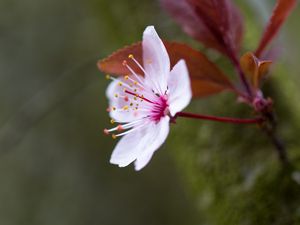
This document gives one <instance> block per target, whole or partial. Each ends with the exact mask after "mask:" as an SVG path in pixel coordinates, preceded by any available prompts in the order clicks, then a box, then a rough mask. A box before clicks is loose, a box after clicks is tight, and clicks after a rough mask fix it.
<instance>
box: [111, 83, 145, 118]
mask: <svg viewBox="0 0 300 225" xmlns="http://www.w3.org/2000/svg"><path fill="white" fill-rule="evenodd" d="M119 82H122V83H123V86H120V85H119ZM125 84H126V83H125V82H124V81H122V80H121V79H115V80H113V81H112V82H111V83H110V84H109V85H108V87H107V89H106V96H107V98H108V100H109V106H110V107H116V109H117V110H115V111H114V110H111V111H110V113H109V115H110V117H111V118H113V119H114V120H116V121H118V122H122V123H127V122H131V121H133V120H137V119H140V118H142V117H144V116H145V112H142V111H133V110H129V111H127V110H126V111H125V110H124V111H123V110H122V108H123V107H124V106H125V105H127V106H128V104H130V103H129V102H126V101H125V100H124V98H121V97H120V95H125V93H124V91H123V89H124V87H125V86H124V85H125ZM115 94H118V95H119V97H118V98H116V97H115ZM128 97H132V96H128ZM138 103H139V108H142V107H143V104H145V102H140V101H139V102H138Z"/></svg>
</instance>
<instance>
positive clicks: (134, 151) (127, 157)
mask: <svg viewBox="0 0 300 225" xmlns="http://www.w3.org/2000/svg"><path fill="white" fill-rule="evenodd" d="M168 133H169V118H168V117H165V118H163V119H162V120H161V121H160V122H159V123H157V124H156V123H155V122H153V121H149V122H146V123H145V125H144V126H143V127H141V128H140V129H137V130H135V131H133V132H132V133H129V134H127V135H125V136H124V137H122V138H121V140H120V141H119V142H118V144H117V145H116V147H115V149H114V151H113V154H112V156H111V159H110V162H111V163H112V164H117V165H119V166H120V167H124V166H127V165H129V164H130V163H131V162H133V161H135V160H136V159H138V160H139V159H141V160H142V159H143V157H144V156H145V155H147V154H150V153H152V154H153V152H154V151H155V150H157V149H158V148H159V147H160V146H161V144H162V143H163V142H164V141H165V140H166V138H167V135H168ZM149 160H150V159H148V160H147V161H143V162H142V161H140V162H141V164H140V165H139V169H141V168H142V167H144V166H145V165H146V164H147V163H148V162H149Z"/></svg>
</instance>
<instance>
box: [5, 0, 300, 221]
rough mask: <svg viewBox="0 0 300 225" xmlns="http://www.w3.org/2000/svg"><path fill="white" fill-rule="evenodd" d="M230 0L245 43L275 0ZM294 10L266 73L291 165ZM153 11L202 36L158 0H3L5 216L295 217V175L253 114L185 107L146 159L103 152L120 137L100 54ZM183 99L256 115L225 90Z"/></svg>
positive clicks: (178, 35) (299, 121)
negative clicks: (106, 131) (235, 122)
mask: <svg viewBox="0 0 300 225" xmlns="http://www.w3.org/2000/svg"><path fill="white" fill-rule="evenodd" d="M236 2H237V3H238V5H239V6H240V7H241V10H242V12H243V14H244V17H245V20H246V28H247V32H246V36H245V43H244V46H245V47H244V51H246V50H247V49H250V48H252V47H253V46H255V45H256V43H257V42H258V39H259V35H260V34H261V32H262V28H263V24H264V23H265V21H266V20H267V18H268V16H269V15H270V12H271V8H272V5H273V3H274V1H267V0H265V1H259V0H255V1H254V0H249V1H242V0H241V1H236ZM299 12H300V11H299V9H298V8H297V9H296V10H295V12H294V13H293V15H292V16H291V17H290V18H289V20H288V22H287V24H286V26H285V27H284V29H283V30H282V32H281V36H280V38H279V41H278V42H276V43H278V46H280V49H281V50H280V55H279V56H278V62H279V63H278V64H277V66H274V68H273V74H272V81H271V82H270V83H269V84H267V85H266V91H267V93H268V94H269V95H270V96H272V97H273V98H274V99H275V102H276V103H275V106H277V108H278V117H279V119H280V120H279V121H280V133H281V135H282V136H283V137H284V139H285V141H286V143H287V146H288V149H289V154H290V155H291V158H292V161H293V163H294V164H295V166H296V167H297V165H299V164H300V163H299V160H300V159H299V157H300V153H299V151H300V143H299V140H298V139H299V138H298V137H299V132H300V106H299V103H298V102H299V97H300V94H299V88H298V87H299V85H300V82H299V77H298V76H299V74H298V73H299V70H300V65H299V63H298V59H299V52H300V44H299V39H300V32H299V30H298V29H297V28H298V26H299V24H298V21H299V18H300V14H299ZM147 25H155V27H156V28H157V31H158V33H159V34H160V35H161V37H163V38H165V39H170V40H179V41H184V42H188V43H190V44H191V45H193V46H196V47H198V48H201V47H200V46H199V45H198V44H197V43H195V41H193V40H191V39H190V38H189V37H187V36H186V35H185V34H184V33H183V32H182V31H181V30H180V28H179V27H178V26H177V25H176V24H175V23H174V21H172V19H171V18H169V17H168V15H167V14H166V13H165V12H163V10H162V9H161V8H160V5H159V2H158V1H156V0H155V1H153V0H84V1H83V0H72V1H71V0H24V1H20V0H0V49H1V51H0V102H1V110H0V180H1V184H0V224H3V225H53V224H55V225H83V224H85V225H86V224H89V225H93V224H101V225H119V224H122V225H126V224H128V225H140V224H143V225H166V224H172V225H177V224H178V225H179V224H191V225H193V224H300V222H299V221H300V204H299V203H300V201H299V199H300V191H299V189H300V186H299V184H298V183H297V177H298V178H299V176H300V175H299V174H298V173H297V171H292V172H291V173H290V171H289V172H285V171H284V169H282V168H281V166H280V164H279V163H278V161H277V158H276V153H275V152H274V150H273V149H272V146H271V145H270V144H269V143H268V140H267V139H266V138H265V137H264V136H263V135H262V134H259V130H258V129H257V128H256V127H251V126H250V127H249V126H246V127H241V126H231V125H224V124H213V123H212V122H205V121H204V122H203V121H185V120H184V119H180V120H178V123H177V124H176V125H174V126H173V127H172V131H171V135H170V137H169V138H168V140H167V142H166V143H165V145H164V146H163V147H162V148H161V149H160V150H159V151H158V152H157V153H156V154H155V156H154V157H153V159H152V161H151V163H150V164H149V165H148V166H147V167H146V168H145V169H144V170H142V171H140V172H135V171H134V169H133V167H131V166H129V167H126V168H122V169H120V168H117V167H116V166H114V165H111V164H109V158H110V154H111V152H112V149H113V146H114V145H115V143H116V141H114V140H112V139H110V138H109V137H107V136H104V135H103V128H104V127H108V126H110V123H109V117H108V115H107V112H106V107H107V100H106V98H105V89H106V86H107V84H108V81H107V80H105V77H104V74H102V73H101V72H100V71H99V70H98V69H97V66H96V63H97V60H98V59H101V58H103V57H106V56H108V55H109V54H111V53H112V52H113V51H115V50H117V49H118V48H121V47H123V46H125V45H129V44H131V43H134V42H137V41H140V40H141V36H142V32H143V30H144V28H145V27H146V26H147ZM203 51H206V52H207V54H208V55H209V56H210V57H211V58H212V59H213V60H215V61H216V62H218V63H219V65H220V67H222V68H224V69H225V70H226V71H227V72H228V73H229V74H231V73H233V70H232V68H231V67H230V65H229V63H228V62H227V61H226V60H224V59H223V58H222V57H221V56H219V55H217V54H215V53H214V52H211V51H209V50H206V49H203ZM273 75H274V76H273ZM187 110H190V111H194V112H200V111H201V112H203V113H209V114H216V115H227V116H234V115H238V116H249V115H250V116H251V114H250V113H249V110H248V109H247V108H246V107H245V106H243V105H238V104H236V100H235V99H234V96H232V95H230V94H226V93H224V94H222V95H221V96H219V97H217V96H215V97H210V98H209V99H205V100H204V99H203V100H201V99H200V100H195V101H194V102H193V103H192V104H191V106H190V107H189V108H188V109H187ZM286 173H288V174H286ZM298 182H299V179H298Z"/></svg>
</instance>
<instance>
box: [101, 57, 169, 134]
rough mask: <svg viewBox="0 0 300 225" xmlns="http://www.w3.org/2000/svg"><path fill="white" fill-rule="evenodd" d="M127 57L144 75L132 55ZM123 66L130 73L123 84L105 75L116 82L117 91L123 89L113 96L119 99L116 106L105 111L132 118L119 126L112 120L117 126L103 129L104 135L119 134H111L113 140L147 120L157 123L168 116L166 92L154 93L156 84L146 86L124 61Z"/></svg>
mask: <svg viewBox="0 0 300 225" xmlns="http://www.w3.org/2000/svg"><path fill="white" fill-rule="evenodd" d="M128 57H129V58H130V59H132V60H133V62H134V63H135V64H136V65H137V66H138V67H139V68H140V69H141V70H142V71H143V72H144V74H146V71H145V70H144V68H143V67H142V66H141V65H140V64H139V62H138V61H137V60H136V59H135V58H134V57H133V55H129V56H128ZM149 63H151V62H149ZM123 66H125V67H127V69H128V70H129V71H130V72H131V75H126V76H124V82H122V81H121V80H119V79H116V78H113V77H111V76H109V75H107V79H111V80H114V81H116V80H117V81H118V82H117V85H118V86H120V88H119V89H121V87H123V91H121V92H120V91H118V92H117V93H115V94H114V97H115V98H118V99H120V100H119V104H118V106H117V107H116V106H111V107H109V108H108V110H107V111H108V112H110V111H115V112H117V113H118V112H120V113H123V112H127V113H128V116H129V117H130V118H132V120H131V119H130V120H131V122H129V123H124V124H121V123H120V121H114V120H113V119H112V120H111V123H115V122H117V123H119V125H117V126H116V127H114V128H111V129H104V133H105V134H110V133H112V132H115V131H116V132H121V133H118V134H112V137H113V138H116V137H119V136H123V135H125V134H128V133H130V132H133V131H134V130H136V129H138V128H139V127H141V126H143V125H144V124H145V123H147V121H149V120H150V121H153V122H155V123H158V122H159V121H160V119H161V118H162V117H164V116H167V115H169V114H170V113H169V104H168V95H167V90H166V91H165V92H161V91H160V93H156V92H155V91H154V89H156V88H157V87H158V86H159V85H158V84H156V83H152V84H153V87H152V86H149V84H146V83H145V81H144V79H143V78H142V77H140V76H139V75H138V74H137V73H136V72H135V71H134V70H133V69H132V68H131V67H130V66H129V65H128V64H127V62H126V60H124V61H123ZM162 93H164V94H162ZM132 116H133V117H132ZM130 120H129V121H130ZM124 130H127V131H124Z"/></svg>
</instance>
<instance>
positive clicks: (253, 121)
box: [172, 112, 263, 124]
mask: <svg viewBox="0 0 300 225" xmlns="http://www.w3.org/2000/svg"><path fill="white" fill-rule="evenodd" d="M177 117H185V118H193V119H202V120H210V121H216V122H222V123H234V124H257V123H261V122H263V118H253V119H240V118H229V117H218V116H208V115H200V114H193V113H188V112H178V113H176V115H175V116H174V117H173V118H172V121H175V120H176V118H177Z"/></svg>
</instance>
